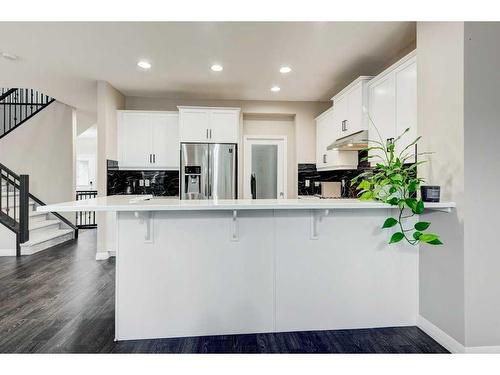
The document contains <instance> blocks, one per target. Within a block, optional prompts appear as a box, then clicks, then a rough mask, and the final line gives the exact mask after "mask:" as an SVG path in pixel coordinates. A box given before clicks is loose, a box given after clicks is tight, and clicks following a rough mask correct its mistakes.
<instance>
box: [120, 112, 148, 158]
mask: <svg viewBox="0 0 500 375" xmlns="http://www.w3.org/2000/svg"><path fill="white" fill-rule="evenodd" d="M151 147H152V146H151V119H150V116H149V114H148V113H145V112H120V113H119V114H118V153H119V156H118V165H119V166H120V167H122V168H123V167H124V168H140V167H148V166H149V165H150V164H151V162H152V156H151V154H152V153H151Z"/></svg>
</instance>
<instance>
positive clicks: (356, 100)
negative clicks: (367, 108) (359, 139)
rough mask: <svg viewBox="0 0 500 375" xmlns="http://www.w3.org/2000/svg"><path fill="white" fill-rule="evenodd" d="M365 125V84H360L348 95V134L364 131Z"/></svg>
mask: <svg viewBox="0 0 500 375" xmlns="http://www.w3.org/2000/svg"><path fill="white" fill-rule="evenodd" d="M363 125H364V124H363V83H362V82H360V83H358V85H357V86H356V87H355V88H353V89H352V90H351V91H350V92H349V94H347V125H346V126H347V133H348V134H352V133H356V132H358V131H360V130H363V129H365V127H364V126H363Z"/></svg>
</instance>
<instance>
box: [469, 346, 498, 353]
mask: <svg viewBox="0 0 500 375" xmlns="http://www.w3.org/2000/svg"><path fill="white" fill-rule="evenodd" d="M465 352H466V353H485V354H498V353H500V346H466V347H465Z"/></svg>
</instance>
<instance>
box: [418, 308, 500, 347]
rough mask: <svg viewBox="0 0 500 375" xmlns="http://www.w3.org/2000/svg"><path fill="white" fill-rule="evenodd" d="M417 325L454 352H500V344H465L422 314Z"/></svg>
mask: <svg viewBox="0 0 500 375" xmlns="http://www.w3.org/2000/svg"><path fill="white" fill-rule="evenodd" d="M417 325H418V327H419V328H420V329H421V330H422V331H424V332H425V333H427V334H428V335H429V336H430V337H432V338H433V339H434V340H436V341H437V342H438V343H440V344H441V345H443V346H444V347H445V348H446V349H448V350H449V351H450V352H452V353H476V354H478V353H500V346H464V345H462V344H460V343H459V342H458V341H457V340H455V339H454V338H453V337H451V336H450V335H448V334H447V333H446V332H444V331H443V330H441V329H440V328H438V327H437V326H435V325H434V324H432V323H431V322H429V321H428V320H427V319H425V318H424V317H422V316H420V315H419V316H418V318H417Z"/></svg>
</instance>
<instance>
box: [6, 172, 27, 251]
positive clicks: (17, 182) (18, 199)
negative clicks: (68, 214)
mask: <svg viewBox="0 0 500 375" xmlns="http://www.w3.org/2000/svg"><path fill="white" fill-rule="evenodd" d="M0 224H3V225H5V226H6V227H7V228H8V229H10V230H11V231H13V232H14V233H15V234H16V242H17V246H16V255H17V256H20V255H21V248H20V244H21V243H24V242H26V241H28V240H29V176H28V175H17V174H16V173H14V172H12V171H11V170H10V169H9V168H7V167H6V166H4V165H3V164H0Z"/></svg>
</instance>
